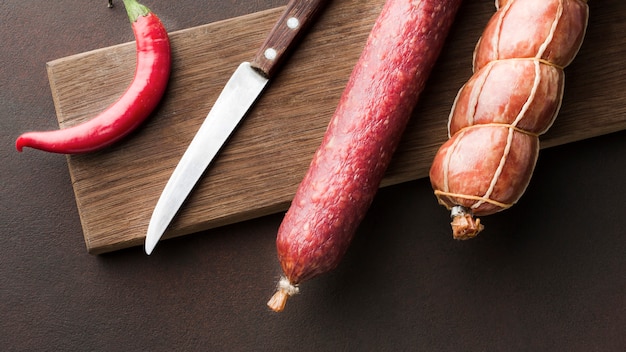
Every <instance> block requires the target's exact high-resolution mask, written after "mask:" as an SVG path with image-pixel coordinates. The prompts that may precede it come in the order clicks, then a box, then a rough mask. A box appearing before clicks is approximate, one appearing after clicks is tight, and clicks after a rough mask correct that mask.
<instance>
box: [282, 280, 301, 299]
mask: <svg viewBox="0 0 626 352" xmlns="http://www.w3.org/2000/svg"><path fill="white" fill-rule="evenodd" d="M276 287H277V288H278V290H279V291H282V292H284V293H286V294H288V295H289V296H293V295H296V294H298V293H300V288H299V287H298V286H295V285H292V284H291V282H289V279H287V278H286V277H284V276H281V278H280V280H279V281H278V284H277V285H276Z"/></svg>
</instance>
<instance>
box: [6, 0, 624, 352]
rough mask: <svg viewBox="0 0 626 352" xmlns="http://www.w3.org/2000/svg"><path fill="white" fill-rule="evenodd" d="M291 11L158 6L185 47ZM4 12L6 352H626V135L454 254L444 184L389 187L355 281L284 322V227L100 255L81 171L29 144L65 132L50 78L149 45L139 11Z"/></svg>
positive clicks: (592, 150)
mask: <svg viewBox="0 0 626 352" xmlns="http://www.w3.org/2000/svg"><path fill="white" fill-rule="evenodd" d="M485 1H486V2H489V3H491V1H487V0H485ZM100 3H101V4H100ZM285 3H286V1H275V0H272V1H270V0H263V1H261V0H259V1H243V0H237V1H235V0H233V1H217V0H208V1H196V0H185V1H183V0H181V1H176V2H174V1H158V0H151V1H147V0H146V1H145V4H146V5H148V6H150V7H151V8H152V9H153V10H154V11H155V12H156V13H158V14H159V15H160V17H162V19H163V21H164V22H165V25H166V26H167V28H168V30H170V31H175V30H180V29H184V28H189V27H192V26H197V25H202V24H205V23H210V22H214V21H217V20H221V19H225V18H230V17H235V16H239V15H243V14H247V13H251V12H255V11H260V10H264V9H268V8H272V7H276V6H281V5H284V4H285ZM590 7H591V14H592V15H591V16H592V20H591V22H590V30H593V12H594V9H597V10H598V11H599V10H600V8H601V7H602V8H603V9H602V10H603V11H607V8H609V7H613V8H614V9H612V10H610V11H617V12H619V11H621V12H622V13H624V11H626V5H624V3H623V2H622V1H621V0H611V1H592V2H591V3H590ZM0 9H1V11H0V41H1V43H2V50H1V51H0V62H1V65H0V87H1V89H0V97H1V98H0V116H1V118H0V123H1V124H2V125H1V131H2V133H1V138H2V152H1V153H0V157H1V165H2V166H1V168H0V170H1V171H0V177H1V179H0V192H1V193H0V207H1V211H0V216H1V218H0V226H1V227H0V230H1V231H0V280H1V281H0V346H2V349H3V350H29V351H36V350H82V351H86V350H96V351H107V350H112V351H122V350H123V351H138V350H151V351H170V350H242V351H251V350H262V351H270V350H272V351H275V350H285V351H327V350H328V351H330V350H332V351H336V350H346V351H361V350H379V351H380V350H393V351H396V350H464V351H483V350H534V351H538V350H541V351H553V350H570V351H572V350H573V351H590V350H597V351H621V350H624V349H626V337H625V336H624V331H625V329H626V318H625V316H626V269H625V266H626V260H625V254H626V239H625V237H624V233H625V229H624V225H623V218H624V216H625V212H624V205H623V201H624V199H626V185H625V184H624V181H623V179H624V175H625V174H626V156H625V155H626V138H625V137H626V133H624V132H619V133H614V134H611V135H606V136H602V137H597V138H593V139H589V140H585V141H581V142H576V143H572V144H568V145H564V146H560V147H554V148H549V149H546V150H543V151H542V154H541V156H540V159H539V161H538V165H537V169H536V172H535V175H534V177H533V181H532V183H531V185H530V187H529V189H528V191H527V193H526V195H525V196H524V197H523V198H522V200H521V201H520V202H519V203H518V204H517V205H516V206H515V207H514V208H512V209H510V210H508V211H506V212H503V213H500V214H497V215H494V216H491V217H489V218H486V219H484V221H485V222H486V224H487V226H488V227H487V230H486V231H485V233H484V234H482V235H481V236H480V237H479V238H477V239H475V240H473V241H470V242H455V241H452V240H451V238H450V235H449V227H448V224H447V223H448V221H449V220H448V214H447V213H446V211H445V210H444V209H443V208H441V207H439V206H438V205H437V204H436V202H435V201H434V197H433V196H432V191H431V189H430V186H429V184H428V180H426V179H421V180H417V181H413V182H408V183H404V184H401V185H397V186H392V187H389V188H385V189H382V190H381V191H380V193H379V194H378V196H377V198H376V200H375V202H374V204H373V206H372V208H371V210H370V213H369V214H368V217H367V218H366V220H365V221H364V223H363V225H362V226H361V229H360V230H359V232H358V234H357V237H356V239H355V242H354V244H353V246H352V247H351V249H350V251H349V253H348V254H347V256H346V258H345V260H344V261H343V263H342V264H341V266H340V267H339V268H338V269H337V270H336V271H334V272H333V273H331V274H329V275H327V276H325V277H320V278H318V279H315V280H313V281H310V282H309V283H307V284H306V285H303V287H302V294H301V295H299V296H296V297H294V298H293V299H291V300H290V302H289V303H288V306H287V309H286V311H285V312H283V313H281V314H274V313H271V312H269V311H268V309H267V308H266V307H265V302H266V300H267V299H268V298H269V297H270V296H271V294H272V292H273V288H274V284H275V280H276V278H277V276H278V274H279V272H280V271H279V266H278V263H277V261H276V258H275V249H274V238H275V232H276V229H277V227H278V225H279V223H280V220H281V214H276V215H272V216H268V217H264V218H260V219H256V220H252V221H248V222H245V223H239V224H235V225H231V226H227V227H222V228H218V229H214V230H211V231H206V232H204V233H199V234H196V235H192V236H186V237H184V238H180V239H173V240H169V241H167V242H166V243H162V244H161V245H160V246H159V247H158V250H157V251H156V252H155V254H154V255H153V256H150V257H147V256H146V255H145V254H144V253H143V251H142V250H141V249H140V248H132V249H128V250H123V251H120V252H115V253H111V254H107V255H103V256H92V255H89V254H87V252H86V250H85V244H84V241H83V237H82V230H81V225H80V221H79V218H78V213H77V209H76V203H75V201H74V195H73V191H72V187H71V184H70V177H69V174H68V170H67V163H66V160H65V157H64V156H61V155H54V154H47V153H43V152H41V153H35V152H31V153H24V154H19V153H17V152H15V151H14V147H13V143H14V140H15V138H16V137H17V136H18V135H19V133H21V132H23V131H25V130H31V129H54V128H57V127H58V125H57V122H56V118H55V116H54V105H53V103H52V98H51V95H50V88H49V85H48V80H47V76H46V71H45V63H46V62H47V61H50V60H54V59H57V58H61V57H65V56H68V55H73V54H77V53H80V52H84V51H87V50H92V49H97V48H101V47H106V46H110V45H114V44H118V43H122V42H128V41H131V40H132V33H131V32H130V29H129V25H128V22H127V19H126V15H125V13H124V9H123V6H122V5H121V2H119V1H118V2H117V6H116V7H115V8H114V9H113V10H109V9H107V8H106V1H104V0H102V1H100V2H99V1H89V2H87V1H65V0H60V1H6V2H3V3H2V4H1V5H0ZM602 25H606V26H610V25H611V24H602ZM615 60H621V61H623V60H624V58H623V57H616V58H615ZM579 65H580V64H579ZM572 71H575V72H578V73H579V74H584V67H582V66H576V62H575V63H574V64H573V65H572ZM620 74H621V75H623V74H624V73H623V72H616V77H617V78H616V81H617V82H621V83H620V84H619V86H621V87H622V88H623V87H624V84H623V80H624V79H626V78H624V77H623V76H622V77H621V78H620V77H619V75H620ZM613 84H615V82H613ZM598 86H602V85H601V84H599V85H598ZM611 88H612V87H611V86H610V85H607V86H606V89H611ZM590 94H593V95H595V96H598V95H599V96H601V92H597V91H593V92H590ZM582 98H583V97H581V99H582ZM612 103H613V104H614V103H615V102H612ZM623 104H626V99H625V100H624V102H623ZM589 118H590V119H593V116H589ZM625 118H626V117H625Z"/></svg>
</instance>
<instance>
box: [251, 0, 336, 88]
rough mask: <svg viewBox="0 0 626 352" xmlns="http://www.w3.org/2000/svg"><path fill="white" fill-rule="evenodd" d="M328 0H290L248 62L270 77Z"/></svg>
mask: <svg viewBox="0 0 626 352" xmlns="http://www.w3.org/2000/svg"><path fill="white" fill-rule="evenodd" d="M327 2H328V0H291V1H289V4H287V8H286V9H285V12H283V14H282V15H281V17H280V19H279V20H278V22H276V24H275V25H274V28H272V30H271V32H270V34H269V35H268V36H267V38H266V39H265V42H264V43H263V45H262V46H261V48H260V49H259V51H258V52H257V53H256V55H255V56H254V59H253V60H252V62H251V63H250V64H251V66H252V67H253V68H255V69H256V70H258V71H260V72H261V73H262V74H263V75H264V76H265V77H267V78H271V77H272V76H273V75H274V73H276V71H277V70H278V68H279V66H280V65H281V64H282V62H283V61H284V60H285V58H286V56H287V55H288V54H289V52H290V51H291V50H292V49H293V47H294V46H296V44H297V43H298V41H299V38H300V37H301V36H302V34H303V33H304V32H305V31H306V29H307V28H308V27H309V26H310V24H311V23H312V22H313V21H314V20H315V18H316V15H317V14H318V13H319V12H320V10H321V9H322V8H323V7H324V6H325V5H326V3H327Z"/></svg>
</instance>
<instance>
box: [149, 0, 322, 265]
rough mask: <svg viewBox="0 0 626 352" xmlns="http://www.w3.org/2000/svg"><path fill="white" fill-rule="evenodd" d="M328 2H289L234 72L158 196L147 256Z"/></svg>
mask: <svg viewBox="0 0 626 352" xmlns="http://www.w3.org/2000/svg"><path fill="white" fill-rule="evenodd" d="M327 2H328V0H291V1H289V4H287V7H286V9H285V11H284V12H283V14H282V15H281V17H280V19H279V20H278V22H277V23H276V24H275V25H274V27H273V28H272V30H271V31H270V33H269V35H268V36H267V38H266V39H265V42H264V43H263V45H262V46H261V48H260V49H259V50H258V51H257V53H256V55H255V56H254V57H253V59H252V61H251V62H244V63H242V64H240V65H239V67H237V69H236V70H235V73H233V75H232V76H231V77H230V79H229V80H228V82H227V83H226V86H225V87H224V89H223V90H222V92H221V93H220V95H219V97H218V98H217V100H216V101H215V103H214V105H213V107H212V108H211V111H210V112H209V114H208V115H207V117H206V119H205V120H204V122H203V123H202V125H201V126H200V129H199V130H198V132H197V133H196V135H195V136H194V137H193V140H192V141H191V143H190V144H189V147H187V150H186V151H185V153H184V154H183V156H182V158H181V159H180V161H179V162H178V165H177V166H176V168H175V169H174V172H173V173H172V176H171V177H170V179H169V180H168V181H167V184H166V185H165V188H164V189H163V193H161V196H160V198H159V200H158V202H157V204H156V206H155V208H154V211H153V213H152V218H151V219H150V223H149V224H148V233H147V235H146V242H145V251H146V253H147V254H150V253H152V250H153V249H154V247H155V246H156V244H157V242H158V241H159V239H160V238H161V236H162V235H163V233H164V232H165V230H166V228H167V227H168V226H169V224H170V222H171V221H172V219H173V218H174V216H175V215H176V213H177V212H178V210H179V209H180V207H181V206H182V205H183V203H184V201H185V199H187V196H188V195H189V193H191V191H192V190H193V188H194V186H195V184H196V183H197V182H198V180H199V179H200V177H202V174H203V173H204V171H205V170H206V168H207V167H208V166H209V165H210V164H211V162H212V161H213V159H214V158H215V156H216V155H217V154H218V152H219V151H220V149H221V148H222V146H223V145H224V144H225V143H226V141H227V140H228V138H229V136H230V135H231V134H232V132H233V131H234V130H235V128H237V125H239V122H240V121H241V120H242V119H243V117H244V116H245V115H246V113H247V112H248V110H249V109H250V107H252V105H254V103H255V101H256V100H257V98H258V97H259V95H261V93H262V92H263V89H264V88H265V86H266V85H267V83H268V81H269V80H270V79H271V78H272V77H273V76H274V75H275V74H276V72H277V70H278V68H279V66H280V64H281V63H282V62H283V61H284V60H285V58H286V56H287V54H288V53H289V52H290V50H291V49H292V48H293V47H294V46H295V44H296V43H297V41H298V38H299V37H300V36H301V35H302V34H303V33H304V31H305V30H306V29H307V27H308V26H309V24H310V23H311V22H313V20H314V19H315V17H316V15H317V14H318V13H319V12H320V10H321V8H322V7H323V6H324V5H325V4H326V3H327Z"/></svg>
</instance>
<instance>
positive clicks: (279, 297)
mask: <svg viewBox="0 0 626 352" xmlns="http://www.w3.org/2000/svg"><path fill="white" fill-rule="evenodd" d="M276 286H277V287H276V292H275V293H274V295H273V296H272V298H270V300H269V301H268V302H267V306H268V307H270V309H271V310H273V311H274V312H282V311H283V309H285V304H286V303H287V299H289V297H290V296H293V295H295V294H298V292H300V289H299V288H298V286H295V285H293V284H292V283H291V282H289V279H287V278H286V277H284V276H283V277H281V278H280V281H278V285H276Z"/></svg>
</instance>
